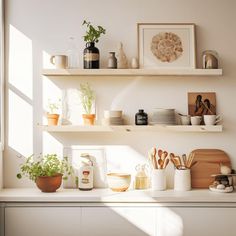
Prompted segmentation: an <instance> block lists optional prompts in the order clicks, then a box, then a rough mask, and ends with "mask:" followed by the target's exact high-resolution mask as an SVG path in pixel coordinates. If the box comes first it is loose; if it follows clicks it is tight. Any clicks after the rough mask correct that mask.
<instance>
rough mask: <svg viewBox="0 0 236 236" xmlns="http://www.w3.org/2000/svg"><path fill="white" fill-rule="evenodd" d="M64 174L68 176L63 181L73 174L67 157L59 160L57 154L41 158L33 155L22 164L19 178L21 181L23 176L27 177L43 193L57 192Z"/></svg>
mask: <svg viewBox="0 0 236 236" xmlns="http://www.w3.org/2000/svg"><path fill="white" fill-rule="evenodd" d="M64 174H66V176H65V177H63V179H67V176H69V175H72V174H73V169H72V166H71V165H70V164H69V161H68V158H67V157H64V158H63V159H59V158H58V156H57V155H56V154H47V155H44V156H42V155H40V156H39V157H34V155H31V156H30V157H28V158H26V160H25V161H24V163H22V164H21V167H20V173H18V174H17V178H18V179H21V178H22V176H26V177H28V178H29V179H30V180H32V181H34V182H35V183H36V185H37V187H38V188H39V189H40V190H41V191H42V192H55V191H56V190H57V189H58V188H59V187H60V186H61V182H62V176H63V175H64Z"/></svg>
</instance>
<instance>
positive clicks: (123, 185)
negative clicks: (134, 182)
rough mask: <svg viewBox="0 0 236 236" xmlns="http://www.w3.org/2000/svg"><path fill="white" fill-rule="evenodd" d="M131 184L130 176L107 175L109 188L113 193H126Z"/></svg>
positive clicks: (120, 174)
mask: <svg viewBox="0 0 236 236" xmlns="http://www.w3.org/2000/svg"><path fill="white" fill-rule="evenodd" d="M130 182H131V175H130V174H122V173H109V174H107V183H108V187H109V188H110V189H111V190H112V191H115V192H124V191H126V190H127V189H128V188H129V186H130Z"/></svg>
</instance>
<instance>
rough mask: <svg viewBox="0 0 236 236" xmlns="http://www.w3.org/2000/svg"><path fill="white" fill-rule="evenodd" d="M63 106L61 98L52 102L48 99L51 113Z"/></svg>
mask: <svg viewBox="0 0 236 236" xmlns="http://www.w3.org/2000/svg"><path fill="white" fill-rule="evenodd" d="M60 106H61V99H58V101H57V102H52V101H51V100H50V99H48V110H49V113H50V114H56V113H57V112H58V110H59V108H60Z"/></svg>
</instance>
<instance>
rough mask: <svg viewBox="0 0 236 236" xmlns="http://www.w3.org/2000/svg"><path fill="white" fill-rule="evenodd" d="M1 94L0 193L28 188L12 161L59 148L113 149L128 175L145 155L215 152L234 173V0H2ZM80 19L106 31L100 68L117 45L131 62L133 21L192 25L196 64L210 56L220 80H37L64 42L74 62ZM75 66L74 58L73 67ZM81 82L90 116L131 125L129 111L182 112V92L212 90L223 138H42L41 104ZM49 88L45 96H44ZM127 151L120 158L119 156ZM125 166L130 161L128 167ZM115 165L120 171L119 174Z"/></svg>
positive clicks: (134, 52)
mask: <svg viewBox="0 0 236 236" xmlns="http://www.w3.org/2000/svg"><path fill="white" fill-rule="evenodd" d="M6 4H7V7H6V36H7V37H6V38H7V41H8V43H7V47H6V52H7V61H8V67H7V74H8V76H7V82H8V86H7V91H6V92H7V95H6V107H7V110H6V121H7V122H6V140H5V141H6V149H5V152H4V177H5V184H4V185H5V187H23V186H31V183H30V182H29V181H18V180H17V179H16V178H15V175H16V173H17V171H18V165H19V163H20V160H19V158H17V155H19V154H21V155H30V154H31V153H32V152H34V153H39V152H41V151H42V150H43V151H44V152H45V151H46V152H48V151H55V150H58V148H59V149H60V150H61V147H62V145H66V146H68V145H71V144H74V145H76V144H81V145H83V144H89V145H114V146H115V147H116V149H115V150H116V151H115V152H114V153H119V155H118V156H117V155H114V154H112V153H111V155H110V156H109V158H110V159H111V160H112V158H120V159H121V160H122V162H121V163H123V164H122V166H125V163H126V161H127V162H128V163H130V164H129V165H130V168H131V167H132V168H134V163H136V162H140V160H141V159H142V160H145V158H146V156H147V155H146V154H147V150H148V148H150V147H152V146H153V145H156V146H158V147H160V148H163V149H167V150H170V151H173V152H178V153H179V154H182V153H184V152H189V151H191V150H192V149H195V148H219V149H223V150H225V151H226V152H227V153H228V154H229V155H230V157H231V160H232V163H233V166H234V168H236V149H235V140H236V120H235V117H236V110H235V109H234V103H235V101H236V93H235V88H236V80H235V77H236V70H235V61H236V54H235V48H234V45H235V38H236V28H235V21H236V15H235V9H236V2H235V1H234V0H227V1H221V0H205V1H203V0H201V1H195V0H179V1H175V0H149V1H141V0H139V1H136V0H129V1H126V0H120V1H108V0H100V1H95V0H94V1H85V0H70V1H68V0H60V1H58V0H50V1H39V0H31V1H28V0H8V1H6ZM84 19H88V20H90V21H92V22H93V23H95V24H100V25H102V26H104V27H105V28H106V29H107V33H106V35H105V36H103V37H102V38H101V41H100V42H99V44H98V47H99V49H100V52H101V56H102V65H103V66H104V65H106V58H107V55H108V52H109V51H111V50H116V47H117V43H118V42H119V41H122V42H123V44H124V47H125V51H126V54H127V56H128V57H129V58H131V57H133V56H137V50H136V49H137V34H136V23H137V22H158V23H160V22H163V23H164V22H165V23H166V22H167V23H168V22H170V23H172V22H177V23H178V22H179V23H183V22H186V23H189V22H190V23H195V24H196V25H197V56H198V65H199V64H200V61H201V57H200V55H201V52H202V51H203V50H205V49H214V50H216V51H218V53H219V55H220V59H221V62H220V66H221V67H222V68H223V69H224V76H223V77H220V78H207V77H199V78H193V77H189V78H188V77H184V78H160V77H158V78H156V79H154V78H148V77H147V78H117V77H114V78H111V79H108V78H99V79H98V78H92V77H91V78H87V77H86V78H76V79H75V78H68V79H67V80H66V81H65V80H63V79H58V80H55V79H52V80H47V78H42V75H41V69H42V67H43V56H44V55H46V54H55V53H64V52H65V50H66V46H67V44H66V43H67V40H68V38H69V37H70V36H74V37H76V38H77V40H78V41H77V43H78V48H79V52H80V56H81V57H80V58H82V50H83V48H84V42H83V40H82V39H81V36H82V35H83V33H84V29H83V28H82V27H81V23H82V22H83V20H84ZM80 62H81V64H80V66H82V59H81V60H80ZM85 80H87V81H88V82H89V83H90V84H91V85H92V86H93V88H94V89H95V90H96V93H97V104H98V116H99V117H100V118H101V114H102V112H103V110H104V109H110V108H114V109H115V108H121V109H123V110H124V111H125V113H126V115H128V116H129V117H130V118H131V120H132V122H133V117H134V114H135V113H136V111H137V110H138V109H139V108H144V109H145V110H146V111H147V112H151V110H152V108H155V107H164V108H169V107H173V108H176V109H177V111H179V112H181V113H187V92H189V91H196V92H205V91H215V92H216V94H217V110H218V113H220V114H223V117H224V132H223V133H219V134H188V133H186V134H185V133H162V132H160V133H134V134H133V133H132V134H129V133H127V134H72V135H69V134H67V135H66V134H64V135H59V134H57V135H55V136H50V135H48V134H44V135H42V133H41V131H40V130H39V129H38V128H37V123H42V114H43V108H42V101H43V98H45V97H47V95H50V94H60V91H61V88H71V87H78V86H79V84H80V83H81V81H85ZM48 88H50V90H48ZM127 150H128V152H127ZM132 160H134V162H133V164H132ZM122 166H120V167H121V168H122Z"/></svg>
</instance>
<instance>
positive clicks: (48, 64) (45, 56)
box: [43, 51, 55, 69]
mask: <svg viewBox="0 0 236 236" xmlns="http://www.w3.org/2000/svg"><path fill="white" fill-rule="evenodd" d="M50 58H51V55H50V54H48V53H47V52H45V51H43V68H44V69H53V68H55V66H54V65H53V64H52V63H51V62H50Z"/></svg>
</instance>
